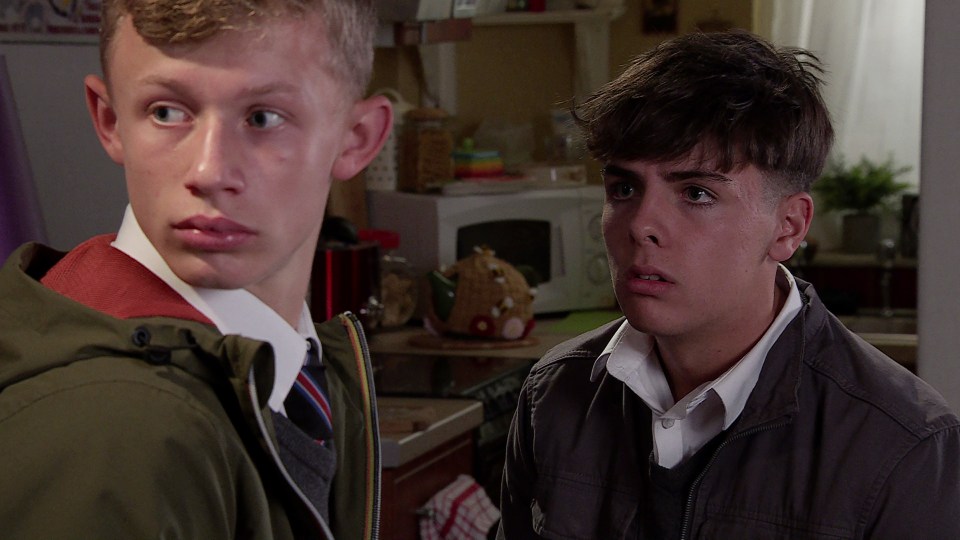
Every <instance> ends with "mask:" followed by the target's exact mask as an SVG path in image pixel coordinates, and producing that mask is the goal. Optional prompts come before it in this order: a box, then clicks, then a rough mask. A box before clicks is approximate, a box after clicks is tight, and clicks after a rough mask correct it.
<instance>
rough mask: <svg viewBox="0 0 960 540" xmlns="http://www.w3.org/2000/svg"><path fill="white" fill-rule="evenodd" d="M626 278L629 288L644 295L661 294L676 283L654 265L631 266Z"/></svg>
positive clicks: (634, 292) (632, 291)
mask: <svg viewBox="0 0 960 540" xmlns="http://www.w3.org/2000/svg"><path fill="white" fill-rule="evenodd" d="M626 278H627V279H626V280H625V285H626V286H627V289H628V290H629V291H630V292H631V293H633V294H639V295H642V296H659V295H661V294H663V293H664V292H665V291H666V290H667V289H669V288H670V287H672V286H673V285H674V281H673V279H672V278H671V277H670V276H668V275H667V274H666V273H664V272H663V271H662V270H660V269H659V268H655V267H652V266H631V267H630V268H629V269H628V270H627V273H626Z"/></svg>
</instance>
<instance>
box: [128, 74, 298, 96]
mask: <svg viewBox="0 0 960 540" xmlns="http://www.w3.org/2000/svg"><path fill="white" fill-rule="evenodd" d="M141 83H143V84H147V85H156V86H162V87H164V88H169V89H170V90H172V91H174V92H177V93H186V92H188V90H189V87H188V86H187V85H184V84H182V83H181V82H180V81H178V80H176V79H173V78H170V77H165V76H163V75H148V76H146V77H144V78H143V79H141ZM299 91H300V90H299V88H297V87H296V86H295V85H292V84H288V83H267V84H264V85H261V86H252V87H248V88H244V89H243V92H241V94H242V95H244V96H254V97H256V96H265V95H269V94H295V93H298V92H299Z"/></svg>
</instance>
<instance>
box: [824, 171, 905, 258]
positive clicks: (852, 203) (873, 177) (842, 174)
mask: <svg viewBox="0 0 960 540" xmlns="http://www.w3.org/2000/svg"><path fill="white" fill-rule="evenodd" d="M909 170H910V167H909V166H903V167H900V166H897V165H895V164H894V162H893V158H888V159H887V160H886V161H884V162H882V163H876V162H873V161H871V160H869V159H867V158H866V157H863V158H861V159H860V162H859V163H857V164H856V165H852V166H847V165H846V163H844V160H843V158H840V159H837V160H834V161H832V162H830V163H829V164H828V165H827V168H826V170H825V171H824V173H823V174H822V175H821V176H820V178H819V179H818V180H817V181H816V182H815V183H814V185H813V190H814V192H816V193H817V195H819V196H820V201H821V202H822V203H823V207H824V210H826V211H827V212H841V213H843V218H842V219H843V224H842V226H843V240H842V247H843V250H844V251H846V252H848V253H873V252H875V251H876V250H877V246H878V244H879V241H880V238H879V236H880V216H879V211H880V210H882V209H884V208H888V207H889V205H890V203H891V201H892V199H893V197H894V196H895V195H897V194H900V193H902V192H903V191H904V190H906V189H907V188H908V187H910V184H907V183H906V182H898V181H897V177H898V176H900V175H901V174H903V173H905V172H907V171H909Z"/></svg>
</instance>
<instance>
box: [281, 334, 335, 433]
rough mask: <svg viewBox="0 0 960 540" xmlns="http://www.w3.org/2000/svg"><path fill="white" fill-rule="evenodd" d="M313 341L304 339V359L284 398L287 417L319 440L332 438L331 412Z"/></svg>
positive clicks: (324, 375) (316, 347) (315, 345)
mask: <svg viewBox="0 0 960 540" xmlns="http://www.w3.org/2000/svg"><path fill="white" fill-rule="evenodd" d="M318 348H319V347H318V346H317V344H316V343H315V342H314V341H313V340H312V339H310V340H307V360H306V362H304V364H303V367H302V368H300V373H299V374H298V375H297V380H296V382H294V384H293V388H292V389H291V390H290V393H289V394H288V395H287V399H286V400H284V402H283V406H284V408H285V409H286V410H287V418H289V419H290V420H292V421H293V423H294V424H296V425H297V427H299V428H300V429H302V430H303V432H304V433H306V434H307V435H309V436H311V437H313V438H314V439H316V441H317V442H319V443H321V444H329V443H330V442H331V441H332V440H333V414H332V413H331V411H330V400H329V399H328V397H327V377H326V374H325V373H324V371H323V370H324V367H323V364H321V363H320V357H319V355H318V354H317V350H318Z"/></svg>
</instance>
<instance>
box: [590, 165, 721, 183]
mask: <svg viewBox="0 0 960 540" xmlns="http://www.w3.org/2000/svg"><path fill="white" fill-rule="evenodd" d="M601 173H602V175H603V176H607V175H610V176H615V177H617V178H623V179H624V180H639V179H640V175H639V174H637V173H636V172H634V171H631V170H630V169H628V168H626V167H621V166H619V165H614V164H612V163H608V164H607V165H606V166H604V167H603V170H602V171H601ZM694 178H696V179H702V180H707V181H711V182H723V183H728V182H731V181H732V180H730V178H729V177H728V176H726V175H724V174H721V173H718V172H716V171H711V170H703V169H689V170H680V171H669V172H667V173H666V175H665V180H666V181H667V182H682V181H684V180H690V179H694Z"/></svg>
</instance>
